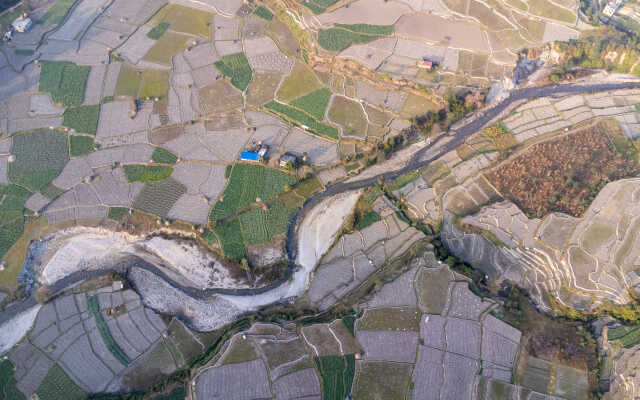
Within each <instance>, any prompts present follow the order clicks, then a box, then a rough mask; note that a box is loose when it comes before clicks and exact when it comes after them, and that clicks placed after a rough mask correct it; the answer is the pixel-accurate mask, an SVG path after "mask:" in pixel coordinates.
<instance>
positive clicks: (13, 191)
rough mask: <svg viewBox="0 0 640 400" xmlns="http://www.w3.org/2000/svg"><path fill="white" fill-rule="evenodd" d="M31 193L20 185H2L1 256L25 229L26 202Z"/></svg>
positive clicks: (0, 218)
mask: <svg viewBox="0 0 640 400" xmlns="http://www.w3.org/2000/svg"><path fill="white" fill-rule="evenodd" d="M30 195H31V193H30V192H29V191H28V190H26V189H24V188H22V187H20V186H16V185H10V186H0V199H2V202H0V258H2V257H4V256H5V254H6V253H7V251H9V249H10V248H11V246H13V244H14V243H15V242H16V241H17V240H18V239H19V238H20V236H21V235H22V232H23V231H24V203H25V201H27V199H28V198H29V196H30Z"/></svg>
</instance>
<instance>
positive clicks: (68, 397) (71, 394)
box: [36, 364, 86, 400]
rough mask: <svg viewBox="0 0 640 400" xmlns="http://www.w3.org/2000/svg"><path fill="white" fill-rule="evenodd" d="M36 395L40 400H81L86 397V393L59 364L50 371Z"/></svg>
mask: <svg viewBox="0 0 640 400" xmlns="http://www.w3.org/2000/svg"><path fill="white" fill-rule="evenodd" d="M36 394H37V395H38V398H39V399H40V400H60V399H65V400H80V399H84V398H85V397H86V393H85V392H84V391H83V390H82V389H80V387H79V386H78V385H76V383H75V382H74V381H73V380H72V379H71V378H69V376H68V375H67V374H66V373H65V372H64V370H63V369H62V368H61V367H60V366H59V365H58V364H53V366H52V367H51V368H50V369H49V372H47V376H45V378H44V380H43V381H42V383H40V386H39V387H38V389H36Z"/></svg>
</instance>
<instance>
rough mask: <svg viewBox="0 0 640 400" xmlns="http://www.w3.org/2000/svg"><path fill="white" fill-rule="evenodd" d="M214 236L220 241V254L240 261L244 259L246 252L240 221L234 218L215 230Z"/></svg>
mask: <svg viewBox="0 0 640 400" xmlns="http://www.w3.org/2000/svg"><path fill="white" fill-rule="evenodd" d="M214 231H215V233H216V236H217V237H218V239H219V241H220V246H221V247H222V252H223V253H224V255H225V257H228V258H233V259H236V260H240V259H242V258H244V257H245V255H246V252H245V248H244V243H243V239H242V231H241V230H240V220H239V219H238V218H234V219H232V220H231V221H229V222H226V223H224V224H222V225H220V226H216V228H215V230H214Z"/></svg>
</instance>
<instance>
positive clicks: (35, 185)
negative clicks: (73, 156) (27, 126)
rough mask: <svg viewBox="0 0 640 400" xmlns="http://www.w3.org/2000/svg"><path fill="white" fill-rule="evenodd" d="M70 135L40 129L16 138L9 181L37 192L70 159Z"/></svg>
mask: <svg viewBox="0 0 640 400" xmlns="http://www.w3.org/2000/svg"><path fill="white" fill-rule="evenodd" d="M67 146H68V144H67V135H65V134H64V133H62V132H60V131H58V130H39V131H35V132H27V133H23V134H19V135H15V136H13V145H12V148H11V152H12V154H13V155H15V158H16V159H15V161H14V162H12V163H11V164H9V174H8V175H9V180H10V181H11V182H13V183H15V184H18V185H21V186H25V187H27V188H29V189H30V190H32V191H37V190H40V189H41V188H43V187H44V186H45V185H47V184H48V183H49V182H51V181H52V180H53V179H54V178H55V177H56V176H58V174H59V173H60V172H61V171H62V169H63V168H64V166H65V165H66V163H67V161H68V160H69V152H68V148H67Z"/></svg>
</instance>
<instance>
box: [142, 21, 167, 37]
mask: <svg viewBox="0 0 640 400" xmlns="http://www.w3.org/2000/svg"><path fill="white" fill-rule="evenodd" d="M169 26H170V24H169V23H168V22H160V23H159V24H158V25H156V26H154V27H153V28H151V30H150V31H149V32H148V33H147V36H148V37H149V38H150V39H153V40H158V39H160V37H161V36H162V35H164V33H165V32H166V31H167V29H169Z"/></svg>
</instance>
